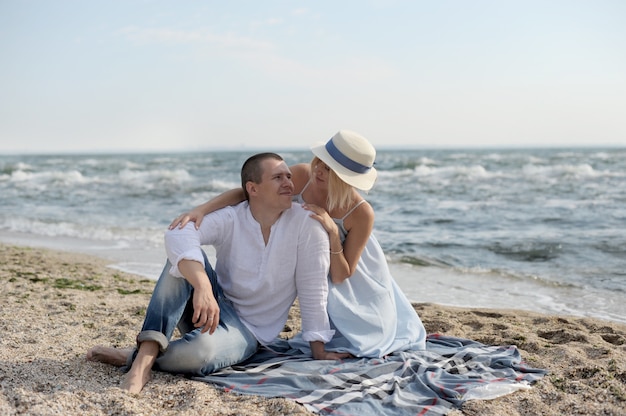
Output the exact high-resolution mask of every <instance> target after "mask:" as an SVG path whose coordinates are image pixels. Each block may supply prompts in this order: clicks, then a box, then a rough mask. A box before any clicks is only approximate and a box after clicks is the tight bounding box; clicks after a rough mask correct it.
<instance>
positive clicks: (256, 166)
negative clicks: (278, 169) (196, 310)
mask: <svg viewBox="0 0 626 416" xmlns="http://www.w3.org/2000/svg"><path fill="white" fill-rule="evenodd" d="M265 159H275V160H280V161H282V160H284V159H283V158H282V157H281V156H280V155H278V154H276V153H271V152H265V153H257V154H256V155H253V156H250V157H249V158H248V160H246V161H245V162H244V164H243V166H242V167H241V187H242V188H243V193H244V195H245V196H246V199H250V195H248V191H247V190H246V184H247V183H248V182H254V183H261V180H262V179H263V168H262V166H261V163H262V162H263V161H264V160H265Z"/></svg>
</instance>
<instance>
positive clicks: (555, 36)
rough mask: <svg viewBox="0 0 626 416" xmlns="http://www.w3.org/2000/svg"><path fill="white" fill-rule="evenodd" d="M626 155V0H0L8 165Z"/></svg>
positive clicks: (2, 144)
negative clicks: (576, 151)
mask: <svg viewBox="0 0 626 416" xmlns="http://www.w3.org/2000/svg"><path fill="white" fill-rule="evenodd" d="M339 129H349V130H354V131H356V132H359V133H361V134H362V135H363V136H365V137H367V138H368V139H369V140H370V141H371V142H372V144H374V146H376V147H377V148H379V149H384V148H402V147H406V148H420V147H427V148H449V147H453V148H454V147H463V148H468V147H486V148H487V147H498V148H502V147H536V146H549V147H571V146H619V147H622V146H626V1H623V0H614V1H611V0H519V1H513V0H492V1H488V0H428V1H422V0H406V1H403V0H396V1H394V0H334V1H326V0H319V1H303V0H301V1H295V0H294V1H289V0H279V1H275V0H264V1H259V0H248V1H245V0H242V1H223V0H221V1H218V0H205V1H200V0H185V1H157V0H154V1H152V0H107V1H96V0H92V1H90V0H74V1H71V0H54V1H50V0H0V154H9V153H64V152H118V151H132V152H135V151H140V152H143V151H151V152H152V151H166V152H167V151H195V150H211V149H234V150H240V149H265V150H274V149H281V148H288V149H307V148H309V147H310V146H311V145H312V144H314V143H317V142H320V141H326V140H328V139H329V138H330V137H331V136H332V135H333V134H334V133H335V132H336V131H337V130H339Z"/></svg>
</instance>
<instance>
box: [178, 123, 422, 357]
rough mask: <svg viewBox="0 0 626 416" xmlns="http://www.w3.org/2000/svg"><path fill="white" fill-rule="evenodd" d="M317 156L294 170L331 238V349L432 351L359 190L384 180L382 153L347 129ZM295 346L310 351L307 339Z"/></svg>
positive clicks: (183, 219)
mask: <svg viewBox="0 0 626 416" xmlns="http://www.w3.org/2000/svg"><path fill="white" fill-rule="evenodd" d="M311 151H312V152H313V155H314V158H313V160H312V161H311V163H310V164H305V163H302V164H297V165H294V166H292V167H291V172H292V180H293V183H294V186H295V190H294V192H295V193H296V194H297V195H295V196H294V199H295V200H296V201H299V202H300V203H302V204H303V206H304V207H305V208H306V209H307V210H310V211H311V212H312V214H311V217H312V218H314V219H316V220H317V221H319V222H320V223H321V224H322V225H323V226H324V228H325V229H326V231H327V232H328V236H329V239H330V259H331V262H330V273H329V277H330V281H331V284H330V290H329V295H328V315H329V317H330V320H331V324H332V325H333V327H334V329H335V330H336V331H337V332H336V334H335V336H334V337H333V339H332V340H331V341H330V342H329V343H328V344H326V349H327V350H329V351H338V352H349V353H351V354H352V355H354V356H357V357H382V356H384V355H387V354H389V353H391V352H394V351H402V350H408V349H424V348H425V338H426V331H425V329H424V326H423V325H422V322H421V320H420V318H419V316H418V315H417V313H416V312H415V310H414V309H413V307H412V306H411V304H410V302H409V301H408V299H407V298H406V296H405V295H404V294H403V293H402V291H401V290H400V288H399V287H398V285H397V284H396V282H395V281H394V280H393V278H392V276H391V274H390V272H389V267H388V265H387V261H386V259H385V255H384V253H383V251H382V249H381V247H380V245H379V244H378V241H377V240H376V238H375V237H374V235H373V234H372V230H373V227H374V210H373V209H372V207H371V205H370V204H369V203H367V202H366V201H365V200H364V199H363V197H362V196H361V195H360V193H359V192H358V191H357V189H358V190H361V191H369V190H370V189H371V188H372V186H373V185H374V182H375V181H376V177H377V172H376V169H375V168H374V167H373V165H374V159H375V157H376V150H375V149H374V147H373V146H372V145H371V144H370V143H369V142H368V141H367V140H366V139H365V138H364V137H362V136H361V135H359V134H357V133H354V132H351V131H348V130H341V131H339V132H338V133H337V134H335V135H334V136H333V137H332V138H331V139H330V140H329V141H328V142H326V143H320V144H317V145H315V146H313V147H312V148H311ZM243 200H244V196H243V193H242V192H241V191H240V190H235V189H233V190H231V191H227V192H224V193H223V194H221V195H219V196H218V197H216V198H214V199H212V200H211V201H208V202H206V203H204V204H202V205H200V206H198V207H196V208H194V209H193V210H192V211H191V212H189V213H187V214H182V215H181V216H179V217H178V218H176V219H175V220H174V221H173V222H172V224H171V225H170V228H173V227H175V226H176V225H179V224H180V226H181V227H182V226H184V225H185V224H186V223H187V222H188V221H195V222H196V227H197V226H198V225H199V224H200V222H201V221H202V217H203V216H204V215H206V214H207V213H209V212H212V211H214V210H216V209H219V208H222V207H225V206H227V205H234V204H237V203H239V202H241V201H243ZM290 344H291V345H292V346H293V347H297V348H302V349H306V346H307V343H304V342H301V340H300V339H299V337H296V338H294V339H292V340H290Z"/></svg>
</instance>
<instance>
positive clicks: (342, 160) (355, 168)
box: [326, 139, 372, 173]
mask: <svg viewBox="0 0 626 416" xmlns="http://www.w3.org/2000/svg"><path fill="white" fill-rule="evenodd" d="M326 151H327V152H328V154H329V155H331V156H332V157H333V159H335V160H336V161H337V162H338V163H339V164H340V165H341V166H343V167H344V168H346V169H348V170H351V171H352V172H356V173H367V172H369V171H370V169H372V167H371V166H365V165H362V164H360V163H359V162H355V161H354V160H352V159H350V158H349V157H348V156H346V155H344V154H343V153H341V150H339V149H337V146H335V143H333V141H332V139H331V140H329V141H328V143H326Z"/></svg>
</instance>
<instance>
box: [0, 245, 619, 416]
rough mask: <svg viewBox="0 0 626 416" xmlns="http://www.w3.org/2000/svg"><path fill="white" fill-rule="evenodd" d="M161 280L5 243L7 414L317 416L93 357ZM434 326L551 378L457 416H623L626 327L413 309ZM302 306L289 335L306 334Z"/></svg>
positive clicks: (1, 348)
mask: <svg viewBox="0 0 626 416" xmlns="http://www.w3.org/2000/svg"><path fill="white" fill-rule="evenodd" d="M154 283H155V282H154V281H153V280H149V279H145V278H141V277H139V276H135V275H131V274H126V273H123V272H120V271H117V270H114V269H112V268H109V267H107V263H106V261H104V260H102V259H100V258H97V257H90V256H85V255H81V254H76V253H67V252H57V251H52V250H44V249H36V248H24V247H14V246H8V245H0V284H1V285H2V290H1V292H0V296H1V297H2V299H1V301H0V309H1V311H2V312H1V313H0V330H1V334H2V337H1V339H0V386H1V390H0V392H1V394H0V415H22V414H29V415H53V414H54V415H155V414H159V415H169V414H172V415H173V414H176V415H196V414H203V415H286V414H289V415H310V414H311V413H310V412H308V411H307V410H306V409H305V408H304V407H302V406H300V405H298V404H297V403H295V402H292V401H289V400H286V399H265V398H261V397H255V396H240V395H236V394H232V393H225V392H222V391H221V390H218V389H216V388H214V387H212V386H211V385H209V384H206V383H202V382H196V381H190V380H187V379H185V378H183V377H180V376H175V375H170V374H164V373H157V372H155V373H154V375H153V379H152V380H151V381H150V382H149V383H148V384H147V386H146V387H145V388H144V390H143V392H142V393H141V394H140V395H132V394H128V393H126V392H124V391H123V390H121V389H120V388H119V387H118V386H119V383H120V381H121V379H122V374H121V372H120V371H119V370H118V369H117V368H115V367H113V366H110V365H106V364H102V363H96V362H90V361H86V360H85V353H86V352H87V350H88V349H89V348H90V347H92V346H94V345H98V344H101V345H108V346H117V347H128V346H131V345H133V344H134V338H135V335H136V334H137V331H138V330H139V328H140V327H141V323H142V320H143V315H144V312H145V308H146V306H147V304H148V300H149V298H150V293H151V291H152V288H153V287H154ZM415 308H416V310H417V311H418V313H419V314H420V316H421V318H422V320H423V322H424V325H425V326H426V329H427V331H428V332H429V333H435V332H437V333H441V334H447V335H453V336H458V337H464V338H470V339H474V340H477V341H480V342H483V343H486V344H491V345H510V344H513V345H517V346H518V348H519V349H520V351H521V353H522V356H523V357H524V359H525V360H526V361H527V362H528V363H529V365H531V366H533V367H539V368H546V369H548V370H549V371H550V373H549V374H548V375H547V376H546V377H544V378H543V379H542V380H541V381H539V382H538V383H536V384H535V385H534V386H533V388H532V389H530V390H527V391H519V392H516V393H513V394H510V395H508V396H504V397H501V398H498V399H495V400H489V401H485V400H475V401H469V402H467V403H466V404H465V405H464V406H463V408H462V409H460V410H454V411H452V412H451V413H449V414H450V415H454V416H458V415H559V416H560V415H623V414H626V326H624V325H621V324H619V323H615V322H609V321H602V320H597V319H590V318H580V317H572V316H546V315H541V314H536V313H532V312H527V311H517V310H495V309H473V308H453V307H447V306H440V305H434V304H415ZM298 326H299V322H298V318H297V311H296V310H294V314H293V317H292V319H290V321H289V322H288V328H286V329H287V330H286V332H285V333H284V335H285V336H289V335H291V334H292V333H293V332H294V331H296V330H297V329H298Z"/></svg>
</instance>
